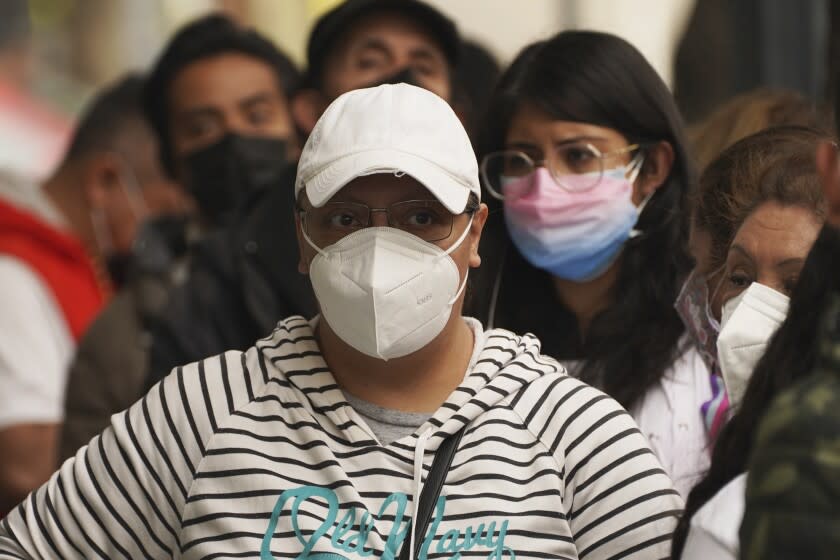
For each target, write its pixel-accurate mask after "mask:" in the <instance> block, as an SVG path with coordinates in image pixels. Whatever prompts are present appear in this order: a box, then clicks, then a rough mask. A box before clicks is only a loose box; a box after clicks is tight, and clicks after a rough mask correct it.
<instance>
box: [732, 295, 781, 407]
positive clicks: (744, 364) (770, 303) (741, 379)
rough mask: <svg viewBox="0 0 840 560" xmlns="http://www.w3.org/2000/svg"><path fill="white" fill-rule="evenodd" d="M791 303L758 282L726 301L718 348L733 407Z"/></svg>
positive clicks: (736, 404)
mask: <svg viewBox="0 0 840 560" xmlns="http://www.w3.org/2000/svg"><path fill="white" fill-rule="evenodd" d="M789 305H790V298H788V297H787V296H786V295H784V294H781V293H779V292H777V291H776V290H774V289H772V288H768V287H767V286H765V285H763V284H759V283H758V282H753V283H752V284H750V286H749V287H748V288H747V289H746V290H744V291H743V292H742V293H741V294H740V295H739V296H737V297H734V298H732V299H730V300H729V301H728V302H726V303H725V304H724V306H723V312H722V314H721V315H722V317H721V330H720V335H719V336H718V340H717V350H718V361H719V364H720V370H721V374H722V375H723V383H724V385H725V386H726V392H727V394H728V395H729V402H730V403H731V404H732V406H733V407H735V406H738V405H740V403H741V399H742V398H743V396H744V391H746V388H747V384H748V383H749V380H750V377H752V374H753V370H754V369H755V366H756V364H757V363H758V361H759V360H760V359H761V357H762V356H763V355H764V352H765V350H766V349H767V344H768V343H769V341H770V338H771V337H772V336H773V334H775V332H776V330H778V328H779V326H780V325H781V324H782V322H783V321H784V320H785V317H787V312H788V307H789Z"/></svg>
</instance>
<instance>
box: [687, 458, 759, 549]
mask: <svg viewBox="0 0 840 560" xmlns="http://www.w3.org/2000/svg"><path fill="white" fill-rule="evenodd" d="M746 488H747V474H746V473H744V474H742V475H740V476H738V477H737V478H735V479H733V480H732V481H730V482H729V484H727V485H726V486H724V487H723V488H721V490H720V491H719V492H718V493H717V494H715V495H714V497H712V499H711V500H709V501H708V502H706V504H705V505H704V506H703V507H701V508H700V509H699V510H698V511H697V513H695V514H694V517H692V518H691V524H690V528H689V531H688V537H687V539H686V541H685V547H684V548H683V554H682V560H709V559H710V558H714V559H715V560H736V559H737V558H738V551H739V549H740V541H739V540H738V531H739V530H740V528H741V522H742V521H743V519H744V499H745V498H744V495H745V492H746Z"/></svg>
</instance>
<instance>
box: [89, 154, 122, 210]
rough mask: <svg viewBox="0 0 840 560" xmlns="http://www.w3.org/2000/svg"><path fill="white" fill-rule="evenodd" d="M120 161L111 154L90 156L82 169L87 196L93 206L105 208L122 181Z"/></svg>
mask: <svg viewBox="0 0 840 560" xmlns="http://www.w3.org/2000/svg"><path fill="white" fill-rule="evenodd" d="M119 166H120V162H119V161H118V160H117V158H116V157H115V156H113V155H111V154H107V153H101V154H96V155H94V156H91V157H90V158H88V160H87V161H86V162H85V165H84V168H83V171H82V182H83V189H84V193H85V198H86V200H87V203H88V205H89V206H90V207H91V208H104V207H105V206H106V205H107V203H108V198H109V195H110V193H111V192H113V190H114V188H116V187H117V186H118V184H119V181H120V167H119Z"/></svg>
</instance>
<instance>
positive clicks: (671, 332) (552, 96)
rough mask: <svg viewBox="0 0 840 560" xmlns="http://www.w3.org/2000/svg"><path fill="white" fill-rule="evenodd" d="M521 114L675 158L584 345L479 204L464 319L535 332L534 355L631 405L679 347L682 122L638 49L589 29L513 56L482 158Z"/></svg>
mask: <svg viewBox="0 0 840 560" xmlns="http://www.w3.org/2000/svg"><path fill="white" fill-rule="evenodd" d="M525 105H529V106H533V107H536V108H538V109H540V110H542V111H544V112H545V113H546V114H548V115H550V116H551V118H553V119H556V120H563V121H575V122H583V123H588V124H594V125H598V126H603V127H608V128H611V129H614V130H616V131H618V132H620V133H621V134H623V135H624V136H625V137H626V138H627V140H628V141H629V142H630V143H633V144H637V143H638V144H652V143H657V142H661V141H665V142H668V143H669V144H670V145H671V146H672V148H673V150H674V154H675V158H674V163H673V166H672V169H671V172H670V174H669V175H668V177H667V179H666V181H665V183H664V184H663V185H662V186H661V187H660V188H659V189H658V190H657V191H656V193H655V194H654V196H653V197H652V198H651V199H650V201H649V202H648V204H647V205H646V206H645V208H644V211H643V212H642V214H641V216H640V217H639V220H638V223H637V226H636V227H637V229H639V230H641V231H642V232H643V235H641V236H639V237H636V238H634V239H631V240H629V241H627V243H626V244H625V249H624V253H623V257H622V260H621V265H620V269H619V272H618V279H617V282H616V286H615V287H614V290H613V303H612V305H611V306H610V307H609V308H608V309H606V310H605V311H603V312H602V313H600V314H599V315H598V316H597V317H596V318H595V319H594V320H593V321H592V323H591V326H590V327H589V329H588V331H587V333H586V339H585V341H581V338H582V337H580V336H579V334H578V326H577V320H576V318H575V316H574V315H573V314H572V313H571V312H570V311H569V310H568V309H565V307H564V306H563V305H562V303H561V302H560V301H559V299H558V298H557V296H556V295H555V292H554V290H553V287H552V283H551V276H550V274H549V273H547V272H544V271H542V270H538V269H536V268H534V267H533V266H531V265H530V264H528V263H527V262H526V261H525V260H524V259H523V258H522V257H521V255H520V254H519V253H518V251H517V250H516V249H515V248H512V247H511V245H510V239H509V237H508V234H507V231H506V228H505V226H504V222H503V220H502V219H501V212H502V209H501V208H500V205H499V204H498V203H495V202H494V201H492V200H490V197H485V200H488V201H489V203H490V205H491V211H492V214H491V220H490V223H489V224H488V230H486V234H485V236H484V239H483V241H482V244H483V246H482V258H483V259H484V263H483V266H482V269H480V270H479V277H480V280H478V281H477V282H476V284H477V286H476V291H477V292H479V293H478V294H475V293H474V294H473V298H472V302H473V307H475V309H471V310H469V311H471V312H472V313H474V314H476V315H478V316H479V317H480V318H482V319H484V320H485V321H486V320H488V319H491V318H492V319H494V320H493V322H494V323H495V326H500V327H506V328H511V329H512V330H523V329H524V330H531V331H535V332H536V333H537V335H538V336H539V337H540V338H541V339H542V341H543V351H544V352H546V353H547V354H552V355H553V356H554V357H556V358H558V359H562V360H568V359H582V360H585V361H584V365H583V366H582V370H581V371H580V376H581V377H582V378H583V379H584V380H585V381H587V382H589V383H591V384H593V385H596V386H598V387H600V388H602V389H603V390H605V391H606V392H607V393H608V394H610V395H611V396H612V397H614V398H615V399H616V400H618V402H619V403H621V404H622V405H623V406H624V407H625V408H630V407H632V406H633V405H634V404H636V403H637V402H638V401H639V399H640V398H641V397H642V396H643V395H644V394H645V392H646V391H647V390H648V389H649V388H650V387H651V386H652V385H654V384H655V383H656V382H657V381H658V380H659V379H660V378H661V377H662V375H663V374H664V372H665V371H666V370H667V369H668V367H669V366H670V365H671V363H672V362H673V360H674V359H675V357H676V356H677V355H678V353H679V351H680V350H681V349H680V348H679V345H680V339H681V337H682V333H683V325H682V322H681V321H680V319H679V317H678V315H677V313H676V312H675V310H674V300H675V299H676V297H677V294H678V291H679V288H680V285H681V280H682V279H683V277H684V274H685V273H686V272H687V271H688V269H689V268H690V266H691V260H690V257H689V255H688V250H687V243H686V241H687V232H688V227H687V222H688V220H687V219H686V208H685V207H686V199H687V196H686V195H687V192H688V190H689V188H691V186H692V185H693V183H694V180H695V174H694V169H693V166H692V164H691V161H690V158H689V156H688V154H687V150H686V145H687V144H686V140H685V134H684V130H683V122H682V119H681V117H680V115H679V111H678V110H677V107H676V104H675V103H674V99H673V97H672V96H671V93H670V92H669V91H668V88H667V86H666V85H665V84H664V83H663V82H662V80H661V78H660V77H659V76H658V75H657V73H656V71H655V70H654V69H653V68H652V67H651V65H650V64H649V63H648V62H647V60H645V58H644V56H642V54H641V53H640V52H639V51H638V50H636V49H635V48H634V47H633V46H632V45H630V44H629V43H628V42H626V41H624V40H623V39H620V38H618V37H616V36H613V35H609V34H606V33H597V32H589V31H564V32H562V33H560V34H558V35H556V36H555V37H553V38H552V39H549V40H547V41H543V42H539V43H536V44H533V45H531V46H529V47H527V48H526V49H525V50H524V51H522V53H520V54H519V56H518V57H517V58H516V60H515V61H514V62H513V64H512V65H511V66H510V68H509V69H508V70H507V71H506V72H505V74H504V75H503V76H502V78H501V79H500V82H499V84H498V86H497V89H496V91H495V94H494V96H493V100H492V101H491V103H490V108H489V111H488V115H487V118H486V119H485V121H486V129H485V133H484V135H483V138H482V142H481V146H480V150H479V151H480V153H481V154H482V155H483V154H487V153H489V152H493V151H497V150H500V149H503V147H504V145H505V137H506V135H507V131H508V128H509V126H510V123H511V120H512V119H513V117H514V115H515V114H516V112H517V111H518V110H520V108H521V107H523V106H525ZM643 173H644V170H643ZM502 255H506V256H505V257H502ZM497 296H498V297H497ZM488 302H489V305H486V304H488ZM478 304H481V305H482V306H483V307H482V308H477V306H478Z"/></svg>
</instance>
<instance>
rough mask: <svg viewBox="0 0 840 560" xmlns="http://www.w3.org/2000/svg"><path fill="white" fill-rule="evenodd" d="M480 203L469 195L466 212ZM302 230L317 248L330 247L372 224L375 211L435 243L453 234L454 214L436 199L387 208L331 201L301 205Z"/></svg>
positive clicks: (397, 225) (398, 203)
mask: <svg viewBox="0 0 840 560" xmlns="http://www.w3.org/2000/svg"><path fill="white" fill-rule="evenodd" d="M477 208H478V204H477V203H476V202H475V201H474V200H473V198H472V197H471V198H470V202H469V203H468V204H467V208H466V209H465V210H464V212H463V213H464V214H471V213H472V212H474V211H475V210H476V209H477ZM298 211H299V212H300V213H301V216H302V225H303V230H304V232H306V235H308V236H309V238H310V239H311V240H312V242H313V243H315V245H317V246H318V247H322V248H323V247H327V246H329V245H332V244H333V243H337V242H338V241H340V240H341V239H342V238H344V237H346V236H348V235H350V234H351V233H354V232H356V231H359V230H361V229H364V228H367V227H370V226H371V220H372V217H373V214H374V213H376V212H385V214H386V216H387V218H388V225H389V226H390V227H392V228H396V229H399V230H402V231H404V232H406V233H410V234H412V235H415V236H417V237H419V238H420V239H422V240H423V241H428V242H430V243H433V242H435V241H442V240H444V239H446V238H447V237H449V236H450V235H451V234H452V228H453V224H454V223H455V216H456V214H453V213H452V212H450V211H449V209H448V208H446V206H444V205H443V204H442V203H441V202H440V201H437V200H405V201H401V202H396V203H394V204H391V205H390V206H388V207H386V208H371V207H370V206H368V205H366V204H361V203H358V202H328V203H326V204H324V205H323V206H321V207H320V208H311V209H309V210H304V209H303V208H299V209H298Z"/></svg>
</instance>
